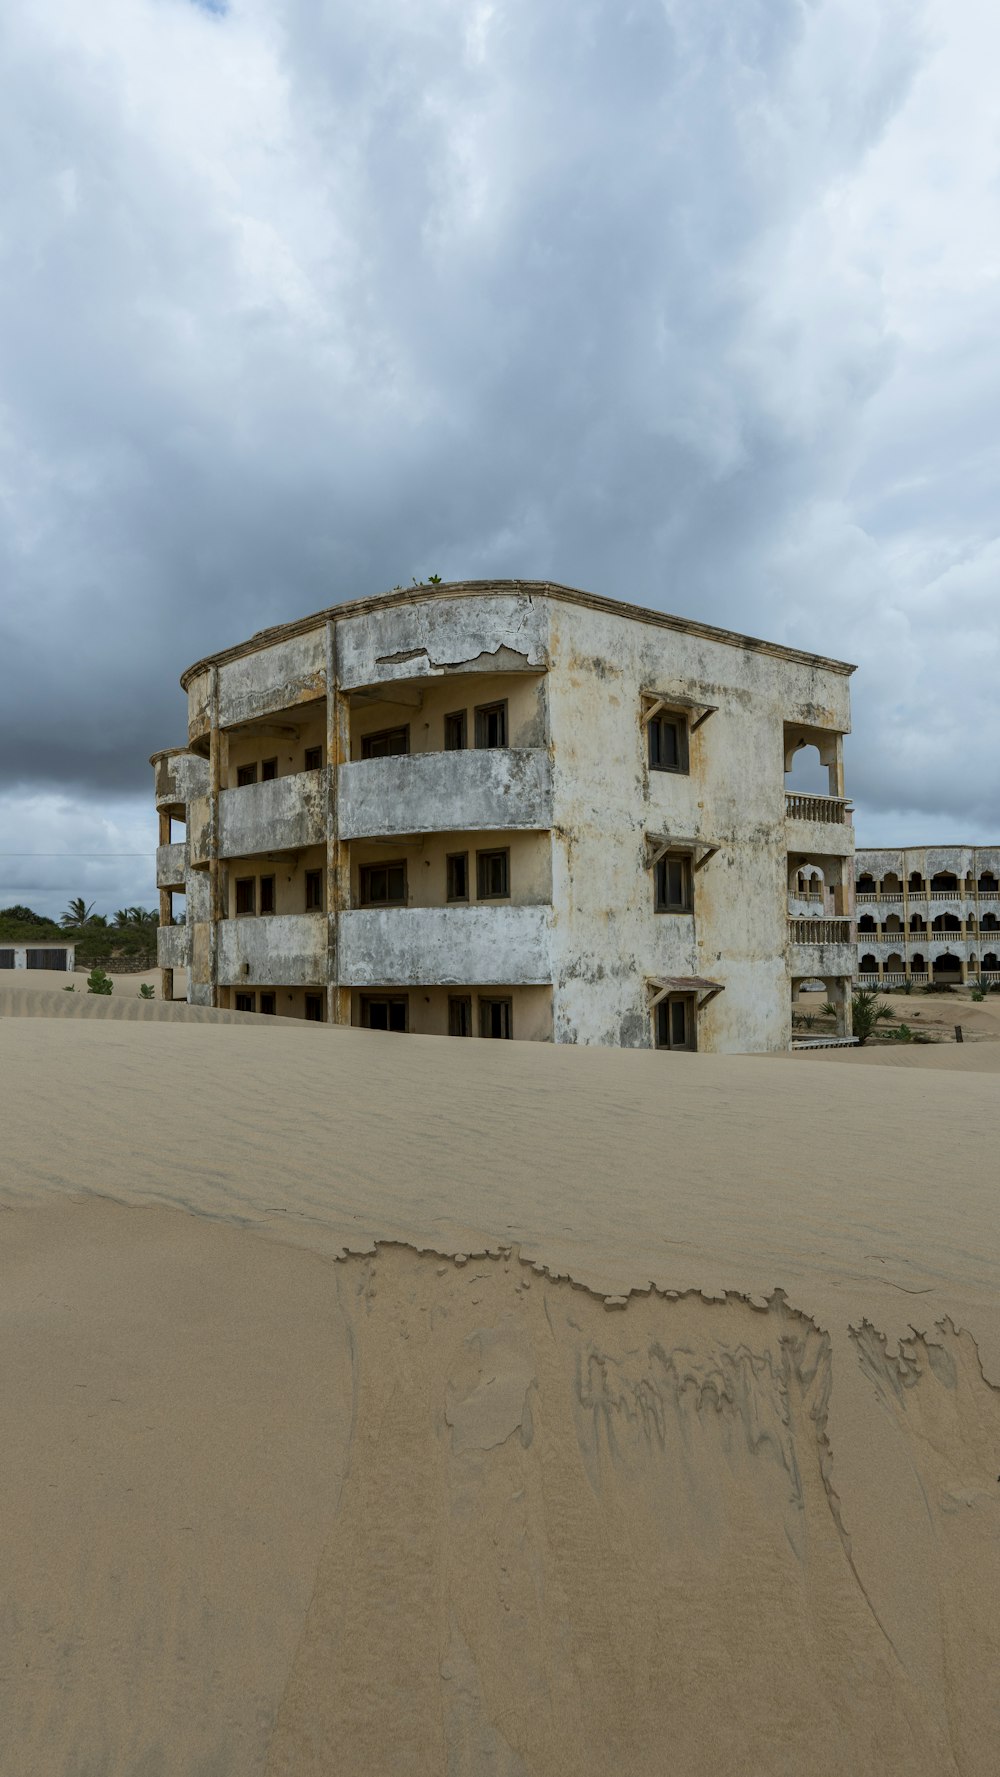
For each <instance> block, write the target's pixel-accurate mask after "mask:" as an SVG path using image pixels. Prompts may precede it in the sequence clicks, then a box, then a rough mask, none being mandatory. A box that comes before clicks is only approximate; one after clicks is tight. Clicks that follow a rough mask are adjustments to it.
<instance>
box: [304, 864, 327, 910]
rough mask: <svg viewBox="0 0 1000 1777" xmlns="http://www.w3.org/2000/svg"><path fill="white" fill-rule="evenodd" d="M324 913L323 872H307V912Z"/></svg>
mask: <svg viewBox="0 0 1000 1777" xmlns="http://www.w3.org/2000/svg"><path fill="white" fill-rule="evenodd" d="M322 911H323V872H322V870H307V871H306V912H307V913H322Z"/></svg>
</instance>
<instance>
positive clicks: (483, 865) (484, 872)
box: [476, 851, 510, 901]
mask: <svg viewBox="0 0 1000 1777" xmlns="http://www.w3.org/2000/svg"><path fill="white" fill-rule="evenodd" d="M476 894H477V895H478V896H479V899H480V900H481V901H494V900H499V899H501V898H502V897H503V896H506V895H509V894H510V852H509V851H477V853H476Z"/></svg>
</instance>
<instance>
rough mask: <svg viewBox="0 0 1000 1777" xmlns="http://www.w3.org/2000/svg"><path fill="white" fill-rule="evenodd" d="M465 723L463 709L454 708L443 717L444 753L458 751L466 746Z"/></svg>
mask: <svg viewBox="0 0 1000 1777" xmlns="http://www.w3.org/2000/svg"><path fill="white" fill-rule="evenodd" d="M467 726H468V725H467V723H466V719H465V711H464V710H455V711H454V712H453V714H452V715H450V716H445V719H444V750H445V752H446V753H460V752H461V750H462V748H463V747H466V746H468V744H469V741H468V733H467Z"/></svg>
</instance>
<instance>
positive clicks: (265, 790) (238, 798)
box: [190, 770, 329, 869]
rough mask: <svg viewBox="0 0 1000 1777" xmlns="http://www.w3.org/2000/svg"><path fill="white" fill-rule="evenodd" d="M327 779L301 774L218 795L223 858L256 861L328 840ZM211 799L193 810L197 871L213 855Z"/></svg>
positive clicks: (321, 773) (193, 855)
mask: <svg viewBox="0 0 1000 1777" xmlns="http://www.w3.org/2000/svg"><path fill="white" fill-rule="evenodd" d="M328 781H329V779H328V774H327V772H326V771H325V770H324V771H299V772H296V773H295V774H294V775H293V776H291V777H276V778H272V779H271V781H270V782H269V783H266V784H243V785H241V786H240V788H239V789H236V790H223V791H222V792H221V794H220V796H219V856H220V858H252V857H255V856H257V855H258V854H259V853H264V852H279V851H299V850H300V849H301V848H303V847H304V846H307V845H322V844H323V843H324V842H325V840H326V799H327V784H328ZM209 817H210V802H209V798H208V797H207V796H206V797H202V798H200V799H199V800H198V801H197V802H196V803H195V804H194V806H193V807H192V809H191V818H190V839H191V863H192V864H193V865H194V866H195V868H196V869H199V868H203V867H204V866H205V865H206V864H207V863H208V861H209V855H210V851H211V843H210V835H211V824H210V818H209Z"/></svg>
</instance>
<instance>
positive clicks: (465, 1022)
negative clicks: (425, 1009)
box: [448, 994, 472, 1037]
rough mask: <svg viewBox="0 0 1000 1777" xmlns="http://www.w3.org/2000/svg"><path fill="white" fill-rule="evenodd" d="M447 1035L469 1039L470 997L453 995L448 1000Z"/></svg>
mask: <svg viewBox="0 0 1000 1777" xmlns="http://www.w3.org/2000/svg"><path fill="white" fill-rule="evenodd" d="M448 1035H449V1036H450V1037H471V1035H472V995H471V994H455V995H453V996H452V997H451V998H449V1000H448Z"/></svg>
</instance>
